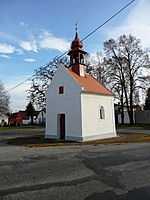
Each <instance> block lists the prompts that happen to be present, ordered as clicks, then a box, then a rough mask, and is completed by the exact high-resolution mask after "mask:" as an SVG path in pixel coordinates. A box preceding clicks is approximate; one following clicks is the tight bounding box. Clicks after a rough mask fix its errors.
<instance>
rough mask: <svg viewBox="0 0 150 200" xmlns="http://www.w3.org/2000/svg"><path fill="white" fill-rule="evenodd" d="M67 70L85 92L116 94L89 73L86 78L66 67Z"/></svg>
mask: <svg viewBox="0 0 150 200" xmlns="http://www.w3.org/2000/svg"><path fill="white" fill-rule="evenodd" d="M65 69H66V70H67V71H68V72H69V74H70V75H71V76H72V77H73V78H74V79H75V80H76V81H77V82H78V83H79V84H80V85H81V86H82V87H83V90H84V91H85V92H90V93H98V94H103V95H111V96H114V94H113V93H112V92H111V91H110V90H108V89H107V88H106V87H105V86H104V85H102V84H101V83H99V82H98V81H97V80H96V79H95V78H93V77H92V76H91V75H89V74H88V73H85V77H81V76H79V75H77V74H76V73H75V72H73V71H72V70H70V69H68V68H66V67H65Z"/></svg>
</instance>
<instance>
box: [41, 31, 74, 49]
mask: <svg viewBox="0 0 150 200" xmlns="http://www.w3.org/2000/svg"><path fill="white" fill-rule="evenodd" d="M69 45H70V42H69V41H67V40H66V39H65V38H56V37H54V36H53V35H52V34H50V33H49V32H48V31H44V32H43V34H42V35H41V36H40V41H39V46H40V48H43V49H56V50H58V51H61V52H64V51H67V50H68V49H69Z"/></svg>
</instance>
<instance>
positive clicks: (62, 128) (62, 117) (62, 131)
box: [60, 114, 65, 140]
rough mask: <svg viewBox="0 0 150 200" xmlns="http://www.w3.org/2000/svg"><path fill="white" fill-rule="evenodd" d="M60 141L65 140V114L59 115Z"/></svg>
mask: <svg viewBox="0 0 150 200" xmlns="http://www.w3.org/2000/svg"><path fill="white" fill-rule="evenodd" d="M60 139H61V140H64V139H65V114H61V115H60Z"/></svg>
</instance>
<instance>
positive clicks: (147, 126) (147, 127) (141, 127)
mask: <svg viewBox="0 0 150 200" xmlns="http://www.w3.org/2000/svg"><path fill="white" fill-rule="evenodd" d="M117 128H118V129H131V130H150V124H133V125H132V126H131V125H130V124H124V125H122V124H119V125H117Z"/></svg>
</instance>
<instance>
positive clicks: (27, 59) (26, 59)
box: [24, 58, 35, 62]
mask: <svg viewBox="0 0 150 200" xmlns="http://www.w3.org/2000/svg"><path fill="white" fill-rule="evenodd" d="M24 61H26V62H35V59H33V58H25V59H24Z"/></svg>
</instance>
